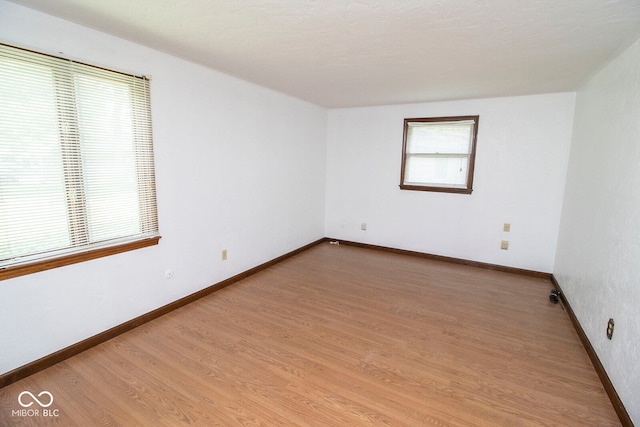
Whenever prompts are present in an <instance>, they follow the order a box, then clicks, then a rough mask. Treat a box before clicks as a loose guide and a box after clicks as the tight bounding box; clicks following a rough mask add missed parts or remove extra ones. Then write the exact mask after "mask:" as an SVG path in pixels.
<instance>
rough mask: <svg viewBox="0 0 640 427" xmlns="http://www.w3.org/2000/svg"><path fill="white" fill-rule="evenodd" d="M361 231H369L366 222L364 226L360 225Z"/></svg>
mask: <svg viewBox="0 0 640 427" xmlns="http://www.w3.org/2000/svg"><path fill="white" fill-rule="evenodd" d="M360 230H362V231H367V223H366V222H363V223H362V224H360Z"/></svg>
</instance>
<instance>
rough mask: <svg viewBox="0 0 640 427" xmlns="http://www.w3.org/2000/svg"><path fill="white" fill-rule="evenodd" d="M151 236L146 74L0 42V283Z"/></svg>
mask: <svg viewBox="0 0 640 427" xmlns="http://www.w3.org/2000/svg"><path fill="white" fill-rule="evenodd" d="M158 239H159V236H158V219H157V214H156V196H155V176H154V161H153V146H152V140H151V112H150V103H149V82H148V79H146V78H144V77H139V76H132V75H128V74H123V73H119V72H115V71H109V70H105V69H102V68H98V67H93V66H90V65H86V64H81V63H77V62H74V61H69V60H66V59H63V58H57V57H53V56H49V55H44V54H40V53H36V52H32V51H28V50H24V49H19V48H15V47H12V46H7V45H3V44H0V279H6V278H10V277H16V276H19V275H23V274H28V273H32V272H35V271H41V270H45V269H48V268H52V267H58V266H61V265H66V264H71V263H74V262H80V261H84V260H87V259H92V258H97V257H100V256H106V255H110V254H113V253H118V252H123V251H126V250H131V249H136V248H139V247H143V246H148V245H151V244H156V243H157V242H158Z"/></svg>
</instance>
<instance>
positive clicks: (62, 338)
mask: <svg viewBox="0 0 640 427" xmlns="http://www.w3.org/2000/svg"><path fill="white" fill-rule="evenodd" d="M0 41H3V42H5V43H9V44H15V45H19V46H22V47H27V48H32V49H36V50H40V51H44V52H47V53H57V52H63V53H64V55H65V56H67V57H69V58H72V59H77V60H81V61H84V62H88V63H92V64H96V65H101V66H105V67H108V68H113V69H118V70H123V71H128V72H134V73H138V74H146V75H151V76H152V81H151V100H152V114H153V132H154V144H155V156H156V181H157V189H158V214H159V221H160V233H161V235H162V239H161V240H160V244H159V245H158V246H154V247H151V248H145V249H141V250H138V251H133V252H128V253H124V254H119V255H115V256H111V257H107V258H101V259H98V260H94V261H89V262H86V263H82V264H76V265H72V266H68V267H63V268H58V269H55V270H49V271H45V272H41V273H37V274H32V275H28V276H23V277H20V278H16V279H10V280H5V281H2V282H0V349H1V350H0V373H4V372H7V371H10V370H12V369H14V368H16V367H19V366H21V365H23V364H26V363H28V362H31V361H33V360H35V359H37V358H39V357H42V356H44V355H47V354H50V353H52V352H54V351H56V350H59V349H61V348H64V347H66V346H68V345H71V344H73V343H76V342H78V341H80V340H82V339H84V338H87V337H89V336H92V335H95V334H96V333H99V332H101V331H103V330H105V329H108V328H110V327H112V326H114V325H117V324H120V323H122V322H125V321H127V320H130V319H132V318H134V317H136V316H138V315H141V314H143V313H146V312H148V311H150V310H152V309H155V308H157V307H159V306H162V305H165V304H167V303H169V302H171V301H174V300H176V299H178V298H180V297H182V296H185V295H188V294H190V293H193V292H195V291H198V290H200V289H203V288H205V287H207V286H209V285H212V284H214V283H216V282H219V281H221V280H223V279H225V278H228V277H230V276H232V275H234V274H237V273H239V272H242V271H245V270H247V269H249V268H251V267H254V266H256V265H258V264H260V263H262V262H265V261H268V260H270V259H273V258H275V257H277V256H279V255H282V254H284V253H286V252H289V251H291V250H294V249H296V248H298V247H300V246H303V245H305V244H307V243H310V242H312V241H315V240H317V239H319V238H322V237H323V236H324V211H325V207H324V201H325V170H326V165H325V158H326V129H327V112H326V110H325V109H322V108H320V107H317V106H314V105H311V104H308V103H305V102H302V101H299V100H296V99H293V98H290V97H287V96H284V95H281V94H278V93H275V92H272V91H269V90H267V89H264V88H260V87H258V86H255V85H252V84H249V83H247V82H244V81H241V80H238V79H235V78H232V77H229V76H227V75H223V74H220V73H217V72H214V71H212V70H209V69H206V68H204V67H201V66H198V65H195V64H192V63H189V62H186V61H183V60H180V59H177V58H175V57H171V56H168V55H166V54H163V53H160V52H157V51H154V50H151V49H148V48H145V47H143V46H140V45H136V44H133V43H130V42H127V41H124V40H122V39H118V38H114V37H111V36H108V35H106V34H103V33H100V32H96V31H93V30H90V29H87V28H84V27H80V26H77V25H74V24H72V23H69V22H66V21H63V20H60V19H57V18H53V17H51V16H47V15H43V14H41V13H37V12H35V11H32V10H30V9H26V8H23V7H21V6H17V5H14V4H11V3H7V2H5V1H4V0H0ZM222 249H228V253H229V259H228V260H227V261H225V262H222V261H221V259H220V258H221V256H220V254H221V250H222ZM169 268H170V269H172V270H173V271H174V273H175V275H174V277H173V278H172V279H170V280H166V279H164V277H163V275H164V271H165V270H166V269H169Z"/></svg>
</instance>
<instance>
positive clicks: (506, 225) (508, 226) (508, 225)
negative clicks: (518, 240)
mask: <svg viewBox="0 0 640 427" xmlns="http://www.w3.org/2000/svg"><path fill="white" fill-rule="evenodd" d="M502 231H506V232H507V233H508V232H510V231H511V224H509V223H508V222H505V223H504V227H502Z"/></svg>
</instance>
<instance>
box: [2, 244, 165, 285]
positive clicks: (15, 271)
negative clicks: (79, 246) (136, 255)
mask: <svg viewBox="0 0 640 427" xmlns="http://www.w3.org/2000/svg"><path fill="white" fill-rule="evenodd" d="M159 240H160V236H157V237H151V238H148V239H143V240H137V241H135V242H129V243H124V244H121V245H117V246H110V247H107V248H100V249H94V250H90V251H87V252H82V253H77V254H72V255H65V256H61V257H58V258H52V259H47V260H43V261H35V262H32V263H29V264H23V265H17V266H14V267H6V268H4V269H0V280H5V279H12V278H14V277H19V276H24V275H27V274H32V273H37V272H39V271H45V270H51V269H52V268H58V267H63V266H65V265H70V264H77V263H79V262H84V261H89V260H92V259H96V258H102V257H106V256H110V255H115V254H119V253H122V252H128V251H133V250H136V249H141V248H146V247H148V246H154V245H157V244H158V241H159Z"/></svg>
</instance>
